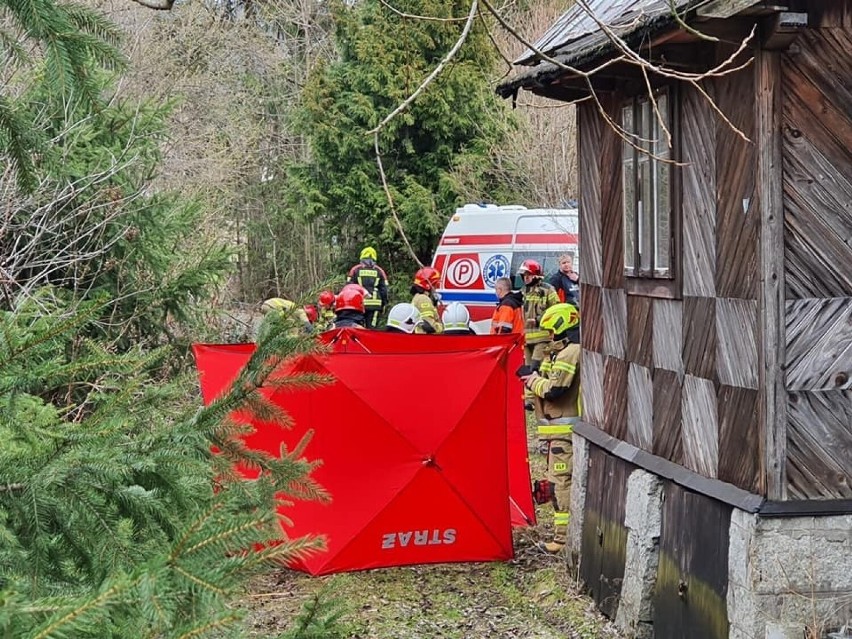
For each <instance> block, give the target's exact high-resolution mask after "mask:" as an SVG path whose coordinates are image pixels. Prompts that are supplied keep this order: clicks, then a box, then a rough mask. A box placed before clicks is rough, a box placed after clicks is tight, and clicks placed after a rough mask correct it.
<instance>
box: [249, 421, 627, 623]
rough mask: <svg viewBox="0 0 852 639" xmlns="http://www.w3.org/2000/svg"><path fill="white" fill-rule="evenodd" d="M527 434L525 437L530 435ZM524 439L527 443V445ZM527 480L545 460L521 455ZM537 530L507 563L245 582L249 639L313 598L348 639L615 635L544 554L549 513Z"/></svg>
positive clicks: (523, 534) (520, 540) (520, 538)
mask: <svg viewBox="0 0 852 639" xmlns="http://www.w3.org/2000/svg"><path fill="white" fill-rule="evenodd" d="M530 432H532V430H531V429H530ZM532 439H533V438H532V437H530V443H531V445H532V444H533V443H534V442H533V441H532ZM530 464H531V469H532V474H533V476H535V477H541V476H543V472H544V466H545V463H544V458H543V457H542V456H540V455H537V454H535V453H533V452H531V453H530ZM539 511H540V512H539V513H538V515H539V518H540V519H541V520H542V523H541V524H539V525H538V526H536V527H532V528H521V529H516V530H515V558H514V559H512V560H511V561H508V562H495V563H468V564H440V565H428V566H408V567H401V568H388V569H381V570H369V571H363V572H356V573H342V574H337V575H330V576H326V577H311V576H309V575H305V574H302V573H297V572H293V571H287V570H283V571H281V572H278V573H276V574H270V575H266V576H264V577H263V578H261V579H259V580H257V581H256V582H255V583H254V584H252V587H251V591H250V592H248V593H246V596H245V597H244V598H243V599H242V600H241V602H240V606H241V607H242V608H244V609H245V610H246V612H247V614H248V627H249V633H248V634H249V636H253V637H265V636H270V635H272V636H274V634H275V633H278V632H282V631H284V630H286V629H287V628H288V624H289V623H290V621H291V620H292V619H293V617H294V616H295V615H296V614H297V613H298V611H299V609H300V607H301V606H302V604H303V603H304V602H306V601H308V600H309V599H310V597H311V596H312V595H313V594H314V593H316V592H317V591H320V590H324V591H325V592H326V594H327V596H328V597H331V598H334V599H336V600H338V601H339V602H341V603H342V604H343V605H344V610H345V612H344V617H343V626H344V629H345V634H344V635H343V636H345V637H347V638H348V639H486V638H487V639H564V638H572V639H574V638H577V639H599V638H606V637H616V636H617V634H616V633H615V631H614V629H613V628H612V626H611V625H610V624H608V623H607V622H606V621H605V620H604V619H603V618H602V617H601V616H600V615H599V614H598V613H597V611H596V610H595V608H594V605H593V603H592V601H591V600H590V599H589V598H588V597H586V596H584V595H583V594H581V592H580V588H579V586H578V584H577V583H576V582H575V581H574V580H573V579H572V577H571V575H570V574H569V571H568V569H567V567H566V564H565V560H564V557H554V556H552V555H548V554H547V553H545V552H543V551H542V550H541V549H540V548H539V547H538V546H537V545H536V544H537V542H539V541H540V540H542V539H544V538H546V535H547V532H548V530H547V528H548V527H549V524H550V517H549V514H550V512H549V508H548V507H539Z"/></svg>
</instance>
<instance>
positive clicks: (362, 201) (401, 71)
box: [289, 0, 511, 270]
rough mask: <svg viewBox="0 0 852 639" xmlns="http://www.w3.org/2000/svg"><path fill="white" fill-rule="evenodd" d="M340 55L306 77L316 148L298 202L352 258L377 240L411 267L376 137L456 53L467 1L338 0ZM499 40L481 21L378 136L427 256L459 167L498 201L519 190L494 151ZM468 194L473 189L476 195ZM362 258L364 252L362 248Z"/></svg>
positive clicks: (298, 184)
mask: <svg viewBox="0 0 852 639" xmlns="http://www.w3.org/2000/svg"><path fill="white" fill-rule="evenodd" d="M334 6H335V17H336V21H337V42H338V49H339V54H340V58H339V60H337V61H335V62H332V63H329V64H325V65H322V66H320V67H319V68H318V69H317V70H316V72H315V73H314V74H313V75H312V77H311V78H310V80H309V81H308V83H307V85H306V87H305V89H304V91H303V93H302V99H301V106H300V110H299V114H298V119H297V122H298V125H299V127H300V130H301V131H302V132H304V134H305V135H306V136H307V138H308V140H309V142H310V147H311V151H312V157H311V160H310V161H309V162H307V163H302V164H297V165H294V166H291V167H290V174H289V175H290V178H291V180H292V185H291V186H292V188H291V190H290V195H291V197H292V206H293V208H294V209H295V210H299V211H302V212H307V213H309V214H311V215H315V216H318V217H320V218H321V219H322V220H323V222H324V223H325V224H326V226H327V229H328V232H329V234H330V235H331V236H332V237H333V238H334V240H335V243H336V245H337V246H339V247H341V248H343V249H345V250H344V251H343V252H344V253H345V254H346V255H347V257H349V258H350V259H351V254H352V252H353V249H354V247H355V246H357V245H362V244H372V245H376V244H378V245H379V246H380V247H381V251H380V252H381V254H382V255H383V256H384V257H383V261H382V264H383V265H386V266H388V267H390V268H391V270H394V269H395V268H402V267H404V268H405V269H409V268H410V267H411V266H412V264H411V260H410V258H408V257H407V256H406V254H405V252H404V251H403V250H402V246H403V245H402V242H401V240H400V238H399V235H398V232H397V230H396V228H395V227H394V226H393V223H392V221H391V217H390V214H389V206H388V202H387V199H386V196H385V193H384V191H383V188H382V183H381V179H380V175H379V171H378V168H377V164H376V159H375V151H374V147H373V137H372V136H370V135H367V132H368V131H369V130H371V129H372V128H373V127H375V126H376V125H377V124H378V123H379V122H380V121H381V120H382V119H383V118H384V117H385V116H386V115H387V114H389V113H390V112H392V111H393V110H394V109H395V108H396V107H397V106H398V105H399V104H400V103H401V102H403V101H404V100H405V99H406V98H407V97H408V96H409V95H410V94H411V93H413V92H414V91H415V90H416V89H417V87H418V86H419V85H420V84H421V83H422V81H423V80H424V79H425V78H426V77H427V76H428V75H429V73H430V72H431V71H432V70H433V68H434V67H435V66H436V65H437V64H438V63H439V62H440V61H441V59H442V58H443V57H444V56H445V55H446V54H447V52H448V51H449V50H450V49H451V48H452V46H453V44H454V43H455V42H456V40H457V39H458V37H459V35H460V32H461V28H462V27H461V24H462V23H461V22H460V21H446V19H447V18H459V19H463V18H464V17H465V16H466V14H467V10H468V9H469V4H468V3H465V2H454V1H447V0H403V1H401V2H395V3H394V6H395V7H396V8H397V9H398V10H399V11H401V12H404V13H407V14H414V15H421V16H432V17H437V18H442V19H445V20H444V21H431V20H418V19H412V18H405V17H401V16H400V15H398V14H397V13H395V12H393V11H391V10H390V9H389V8H388V7H387V6H385V5H384V4H383V3H381V2H380V1H379V0H364V1H363V2H358V3H354V4H353V3H343V2H337V3H336V4H335V5H334ZM494 55H495V54H494V51H493V47H492V45H491V43H490V40H489V37H488V34H487V32H486V30H485V29H484V27H483V26H482V24H481V23H477V25H476V26H475V27H474V29H473V31H472V32H471V34H470V36H469V38H468V40H467V42H466V43H465V45H464V46H463V47H462V49H461V50H460V51H459V53H458V55H457V56H456V58H455V59H454V60H453V62H452V64H451V65H449V66H448V67H447V68H446V69H445V71H444V72H443V73H442V75H440V76H439V77H438V79H437V80H436V81H435V82H434V83H433V84H432V85H430V86H429V87H428V88H427V90H426V91H425V92H424V93H423V94H422V95H421V96H420V98H419V99H418V100H416V101H415V102H414V104H412V105H411V107H410V108H409V109H407V110H406V111H405V112H403V113H402V114H401V115H400V116H399V117H397V118H396V119H395V120H393V121H392V122H391V123H390V125H389V126H388V127H387V128H386V129H385V130H384V131H383V132H382V134H381V136H380V147H381V152H382V160H383V164H384V168H385V171H386V173H387V178H388V182H389V184H390V188H391V191H392V194H393V198H394V203H395V205H396V207H397V209H398V212H399V215H400V217H401V220H402V223H403V226H404V228H405V232H406V234H407V236H408V238H409V240H410V241H411V243H412V245H413V246H414V249H415V252H416V253H417V255H418V257H419V258H420V259H421V260H422V261H423V262H428V261H430V260H431V256H432V252H433V250H434V247H435V242H436V240H437V237H438V236H439V234H440V232H441V231H442V230H443V228H444V226H445V224H446V220H447V219H448V217H449V215H450V213H451V212H452V211H453V209H454V208H455V206H457V205H458V204H460V202H459V198H458V195H457V193H458V188H457V184H456V183H455V176H454V174H453V169H454V168H455V167H458V166H464V167H465V171H466V173H468V174H469V175H472V176H474V178H473V179H475V180H477V181H478V183H479V185H480V188H481V192H482V193H483V195H485V196H487V197H488V198H489V199H490V200H492V201H493V200H495V199H500V198H501V197H508V196H507V195H506V193H507V192H511V185H502V186H501V185H499V184H497V183H496V182H493V181H491V180H490V177H489V167H490V162H491V160H490V157H489V153H488V151H489V149H490V148H491V147H492V146H493V145H496V144H499V143H500V140H501V139H502V136H503V133H504V131H505V126H506V125H505V122H506V120H505V116H504V114H503V113H502V110H503V106H502V105H500V104H498V102H497V99H496V97H495V96H494V95H493V91H492V90H491V88H490V87H489V85H488V76H489V73H490V71H491V69H492V68H493V65H494V63H495V57H494ZM469 191H470V189H468V192H469ZM356 255H357V252H356Z"/></svg>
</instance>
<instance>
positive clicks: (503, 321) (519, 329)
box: [491, 292, 524, 334]
mask: <svg viewBox="0 0 852 639" xmlns="http://www.w3.org/2000/svg"><path fill="white" fill-rule="evenodd" d="M522 300H523V298H522V297H521V294H520V293H517V292H511V293H508V294H507V295H506V296H504V297H503V299H501V300H500V301H499V302H498V303H497V308H496V310H495V311H494V315H493V316H492V317H491V333H492V334H499V333H523V332H524V308H523V301H522Z"/></svg>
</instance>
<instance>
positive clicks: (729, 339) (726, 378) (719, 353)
mask: <svg viewBox="0 0 852 639" xmlns="http://www.w3.org/2000/svg"><path fill="white" fill-rule="evenodd" d="M716 337H717V340H716V364H717V371H718V374H719V382H720V383H722V384H727V385H728V386H739V387H742V388H757V302H756V301H753V300H738V299H724V298H719V299H717V300H716Z"/></svg>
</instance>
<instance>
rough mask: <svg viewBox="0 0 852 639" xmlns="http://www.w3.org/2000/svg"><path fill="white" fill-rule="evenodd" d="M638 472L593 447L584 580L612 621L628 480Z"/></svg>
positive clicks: (584, 534) (621, 567)
mask: <svg viewBox="0 0 852 639" xmlns="http://www.w3.org/2000/svg"><path fill="white" fill-rule="evenodd" d="M635 468H636V467H635V466H633V465H632V464H628V463H627V462H625V461H623V460H621V459H618V458H617V457H614V456H613V455H610V454H609V453H607V452H606V451H604V450H603V449H601V448H599V447H597V446H594V445H592V446H589V474H588V477H587V484H586V486H587V492H586V495H587V497H586V504H585V507H584V509H583V513H584V514H583V531H582V534H581V542H580V544H581V549H580V555H581V556H582V558H583V560H582V561H581V562H580V576H581V577H582V578H583V581H584V582H585V583H586V586H587V587H588V588H589V590H590V592H591V595H592V598H593V599H594V600H595V603H597V605H598V607H599V608H600V609H601V610H602V611H603V612H604V614H606V615H608V616H609V617H615V612H616V610H617V609H618V600H619V598H620V596H621V583H622V581H623V579H624V564H625V557H626V556H627V529H626V528H625V527H624V514H625V508H626V501H627V478H628V477H629V476H630V473H631V472H632V471H633V470H635Z"/></svg>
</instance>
